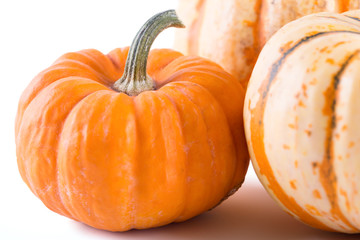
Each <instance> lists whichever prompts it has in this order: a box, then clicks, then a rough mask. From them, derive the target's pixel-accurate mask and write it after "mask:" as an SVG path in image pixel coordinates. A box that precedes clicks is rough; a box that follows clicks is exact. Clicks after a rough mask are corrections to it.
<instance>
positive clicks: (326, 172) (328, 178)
mask: <svg viewBox="0 0 360 240" xmlns="http://www.w3.org/2000/svg"><path fill="white" fill-rule="evenodd" d="M359 53H360V50H357V51H355V52H353V53H352V54H351V55H350V56H348V57H347V58H346V59H345V61H344V62H343V63H342V64H341V66H340V69H339V71H338V72H337V73H336V74H335V76H334V77H333V79H332V82H331V83H330V86H329V88H328V89H327V90H326V95H325V106H324V110H323V112H324V114H325V115H328V116H329V120H328V123H327V127H326V140H325V157H324V159H323V162H322V163H321V165H320V171H319V173H320V176H319V177H320V182H321V184H322V185H323V187H324V189H325V192H326V195H327V197H328V199H329V202H330V204H331V208H332V209H331V213H332V215H333V216H337V217H339V218H340V219H341V220H342V221H343V222H344V223H345V224H346V225H347V226H348V227H350V228H351V229H352V230H355V231H356V230H357V228H356V227H355V226H354V225H352V224H351V223H350V221H349V220H348V219H347V218H346V217H345V216H344V214H343V213H342V211H341V209H340V208H339V204H338V198H337V194H336V189H337V183H336V181H337V180H336V175H335V172H334V169H333V160H334V153H333V151H334V142H333V138H334V135H335V134H334V129H335V128H336V103H337V100H336V98H337V90H338V86H339V83H340V80H341V75H342V74H343V73H344V71H345V70H346V68H347V66H348V65H349V64H350V62H351V60H352V59H354V57H355V56H356V55H358V54H359Z"/></svg>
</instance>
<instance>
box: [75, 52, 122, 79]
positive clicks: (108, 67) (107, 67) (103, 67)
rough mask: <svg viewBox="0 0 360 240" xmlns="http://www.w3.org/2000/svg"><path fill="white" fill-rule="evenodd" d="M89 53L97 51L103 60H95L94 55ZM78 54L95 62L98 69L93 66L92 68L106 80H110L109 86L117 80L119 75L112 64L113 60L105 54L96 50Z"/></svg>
mask: <svg viewBox="0 0 360 240" xmlns="http://www.w3.org/2000/svg"><path fill="white" fill-rule="evenodd" d="M89 51H95V52H96V53H98V54H100V56H101V58H102V59H101V60H97V59H95V56H92V54H91V53H90V52H89ZM77 53H79V54H80V55H83V56H85V57H86V58H88V59H90V60H91V61H92V62H94V63H95V64H96V66H97V68H98V69H95V68H92V67H91V66H90V68H91V69H93V70H95V71H96V72H98V73H100V74H101V75H103V76H104V77H105V79H106V80H110V82H109V84H111V83H113V82H114V81H116V80H117V76H114V75H117V74H116V69H115V67H114V65H113V64H112V62H111V60H110V59H109V58H108V57H107V56H106V55H105V54H103V53H102V52H100V51H97V50H95V49H86V50H82V51H79V52H77Z"/></svg>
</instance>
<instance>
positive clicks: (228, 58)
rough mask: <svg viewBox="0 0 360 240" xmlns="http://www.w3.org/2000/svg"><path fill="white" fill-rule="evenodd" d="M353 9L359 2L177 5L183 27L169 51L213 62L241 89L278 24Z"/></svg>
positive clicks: (230, 0)
mask: <svg viewBox="0 0 360 240" xmlns="http://www.w3.org/2000/svg"><path fill="white" fill-rule="evenodd" d="M359 7H360V0H306V1H305V0H286V1H284V0H282V1H280V0H275V1H274V0H225V1H220V0H179V7H178V9H177V12H178V14H179V15H180V18H181V19H182V21H183V22H184V23H185V25H186V26H187V27H186V28H185V29H179V30H176V31H177V32H176V34H177V35H176V38H175V48H176V49H177V50H180V51H181V52H183V53H185V54H187V55H188V54H191V55H199V56H202V57H206V58H208V59H211V60H213V61H215V62H217V63H219V64H220V65H221V66H222V67H223V68H224V69H225V70H227V71H228V72H230V73H231V74H233V75H234V76H235V77H237V78H238V80H239V81H241V82H242V83H243V84H244V85H245V84H246V83H247V81H248V79H249V76H250V74H251V71H252V69H253V67H254V64H255V62H256V59H257V56H258V54H259V52H260V50H261V48H262V47H263V45H264V44H265V42H266V41H267V40H268V39H269V37H270V36H271V35H272V34H273V33H274V32H276V31H277V30H278V29H279V28H280V27H282V26H283V25H284V24H286V23H288V22H290V21H292V20H295V19H297V18H299V17H302V16H305V15H308V14H311V13H316V12H344V11H347V10H351V9H358V8H359Z"/></svg>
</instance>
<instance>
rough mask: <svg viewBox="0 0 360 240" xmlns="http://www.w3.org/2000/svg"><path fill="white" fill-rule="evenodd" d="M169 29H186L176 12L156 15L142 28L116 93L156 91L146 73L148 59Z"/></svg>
mask: <svg viewBox="0 0 360 240" xmlns="http://www.w3.org/2000/svg"><path fill="white" fill-rule="evenodd" d="M168 27H185V26H184V25H183V24H182V22H181V21H180V20H179V18H178V16H177V15H176V12H175V10H168V11H165V12H162V13H159V14H156V15H155V16H153V17H152V18H150V19H149V20H148V21H147V22H146V23H145V24H144V25H143V26H142V27H141V29H140V30H139V32H138V33H137V34H136V36H135V38H134V40H133V42H132V44H131V47H130V50H129V54H128V56H127V59H126V64H125V69H124V74H123V75H122V77H121V78H120V79H119V80H117V81H116V82H115V83H114V85H113V88H114V89H115V90H116V91H119V92H123V93H126V94H128V95H130V96H136V95H138V94H139V93H141V92H143V91H149V90H154V89H155V83H154V81H153V80H152V79H151V78H150V77H149V76H148V75H147V73H146V65H147V59H148V55H149V51H150V48H151V45H152V43H153V42H154V40H155V38H156V37H157V35H159V33H161V32H162V31H163V30H164V29H166V28H168Z"/></svg>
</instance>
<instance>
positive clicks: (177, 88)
mask: <svg viewBox="0 0 360 240" xmlns="http://www.w3.org/2000/svg"><path fill="white" fill-rule="evenodd" d="M188 83H189V82H177V83H176V84H172V87H173V88H172V90H173V91H176V92H177V93H178V94H180V95H181V96H183V97H185V98H186V99H187V101H189V103H191V104H192V106H193V109H196V112H197V113H198V114H199V116H201V117H199V118H198V119H201V123H202V125H203V126H204V128H206V129H207V126H206V124H205V120H204V116H203V113H202V111H201V110H200V109H199V107H198V106H197V104H195V103H194V101H193V100H192V99H191V97H190V96H188V94H187V93H186V92H184V91H183V90H182V86H184V85H187V84H188ZM190 84H191V83H190ZM179 85H180V86H179ZM206 132H207V130H206ZM205 138H206V139H207V143H208V138H207V136H206V137H205ZM209 151H210V148H209ZM210 156H211V159H212V161H214V157H213V154H212V153H211V151H210ZM186 159H187V163H188V164H187V165H189V160H188V157H187V156H186ZM190 164H191V163H190ZM187 177H189V176H187ZM188 192H189V189H188ZM209 194H211V193H209V192H207V196H206V198H208V197H209ZM204 197H205V196H204ZM208 204H209V202H208ZM207 208H208V207H206V208H204V209H205V211H206V210H207ZM204 209H202V211H204ZM187 211H188V209H187V208H186V206H184V209H183V210H182V212H181V213H180V214H179V216H178V217H177V218H176V220H175V221H177V222H182V221H184V218H185V219H186V218H188V217H184V216H186V214H187V215H188V213H187Z"/></svg>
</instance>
